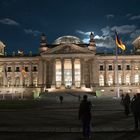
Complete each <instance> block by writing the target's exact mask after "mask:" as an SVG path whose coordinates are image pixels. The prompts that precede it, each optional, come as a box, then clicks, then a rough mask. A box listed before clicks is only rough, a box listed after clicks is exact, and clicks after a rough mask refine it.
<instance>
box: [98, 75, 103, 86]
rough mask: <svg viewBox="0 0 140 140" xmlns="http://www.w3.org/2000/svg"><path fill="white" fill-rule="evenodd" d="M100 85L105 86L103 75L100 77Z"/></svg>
mask: <svg viewBox="0 0 140 140" xmlns="http://www.w3.org/2000/svg"><path fill="white" fill-rule="evenodd" d="M99 85H100V86H104V76H103V75H100V76H99Z"/></svg>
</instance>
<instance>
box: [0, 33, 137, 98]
mask: <svg viewBox="0 0 140 140" xmlns="http://www.w3.org/2000/svg"><path fill="white" fill-rule="evenodd" d="M95 44H96V42H95V41H94V35H93V34H92V33H91V34H90V36H89V43H88V44H85V43H83V42H82V41H81V40H80V39H79V38H77V37H75V36H62V37H59V38H58V39H56V40H55V41H54V43H53V44H50V45H49V44H47V42H46V36H45V34H42V35H41V37H40V46H39V53H38V55H34V54H32V53H31V52H30V53H29V55H24V54H22V53H19V54H15V53H14V52H13V54H12V55H7V54H6V53H5V51H4V48H5V45H4V44H3V43H2V42H0V87H1V88H0V95H3V94H4V93H6V94H12V96H17V95H18V94H19V95H21V93H22V96H30V95H32V93H35V92H38V93H40V92H44V91H46V90H47V91H49V92H53V91H56V92H57V91H61V90H64V91H65V90H69V91H70V90H71V91H74V90H75V91H91V92H96V91H97V90H98V91H100V92H101V94H103V95H115V94H116V93H115V87H116V85H117V84H118V85H119V91H120V94H121V93H126V92H130V93H136V92H140V37H138V38H136V39H135V40H134V41H133V42H132V45H133V47H134V50H135V51H134V52H133V53H130V54H127V55H126V54H118V60H117V61H118V62H117V63H116V61H115V54H113V53H112V54H108V53H96V45H95ZM116 64H117V73H118V74H117V75H118V80H116V78H115V77H116V76H115V73H116V71H115V66H116Z"/></svg>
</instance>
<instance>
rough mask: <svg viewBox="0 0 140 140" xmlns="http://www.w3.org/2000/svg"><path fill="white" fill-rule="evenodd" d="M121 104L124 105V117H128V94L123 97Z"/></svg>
mask: <svg viewBox="0 0 140 140" xmlns="http://www.w3.org/2000/svg"><path fill="white" fill-rule="evenodd" d="M123 104H124V111H125V115H126V116H128V115H129V113H130V96H129V94H128V93H127V94H126V95H125V97H124V101H123Z"/></svg>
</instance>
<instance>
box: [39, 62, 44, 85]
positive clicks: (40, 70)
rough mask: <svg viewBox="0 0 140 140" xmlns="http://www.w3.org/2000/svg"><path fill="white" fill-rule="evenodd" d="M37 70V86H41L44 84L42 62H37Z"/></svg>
mask: <svg viewBox="0 0 140 140" xmlns="http://www.w3.org/2000/svg"><path fill="white" fill-rule="evenodd" d="M38 66H39V69H38V84H39V86H41V87H42V86H43V84H44V80H43V78H44V61H43V60H39V64H38Z"/></svg>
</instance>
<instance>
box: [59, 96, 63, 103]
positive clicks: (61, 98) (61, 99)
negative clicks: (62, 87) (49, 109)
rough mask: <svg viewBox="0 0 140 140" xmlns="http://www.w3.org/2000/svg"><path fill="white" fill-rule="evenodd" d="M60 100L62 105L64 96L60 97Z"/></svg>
mask: <svg viewBox="0 0 140 140" xmlns="http://www.w3.org/2000/svg"><path fill="white" fill-rule="evenodd" d="M59 100H60V103H61V104H62V102H63V96H59Z"/></svg>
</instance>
